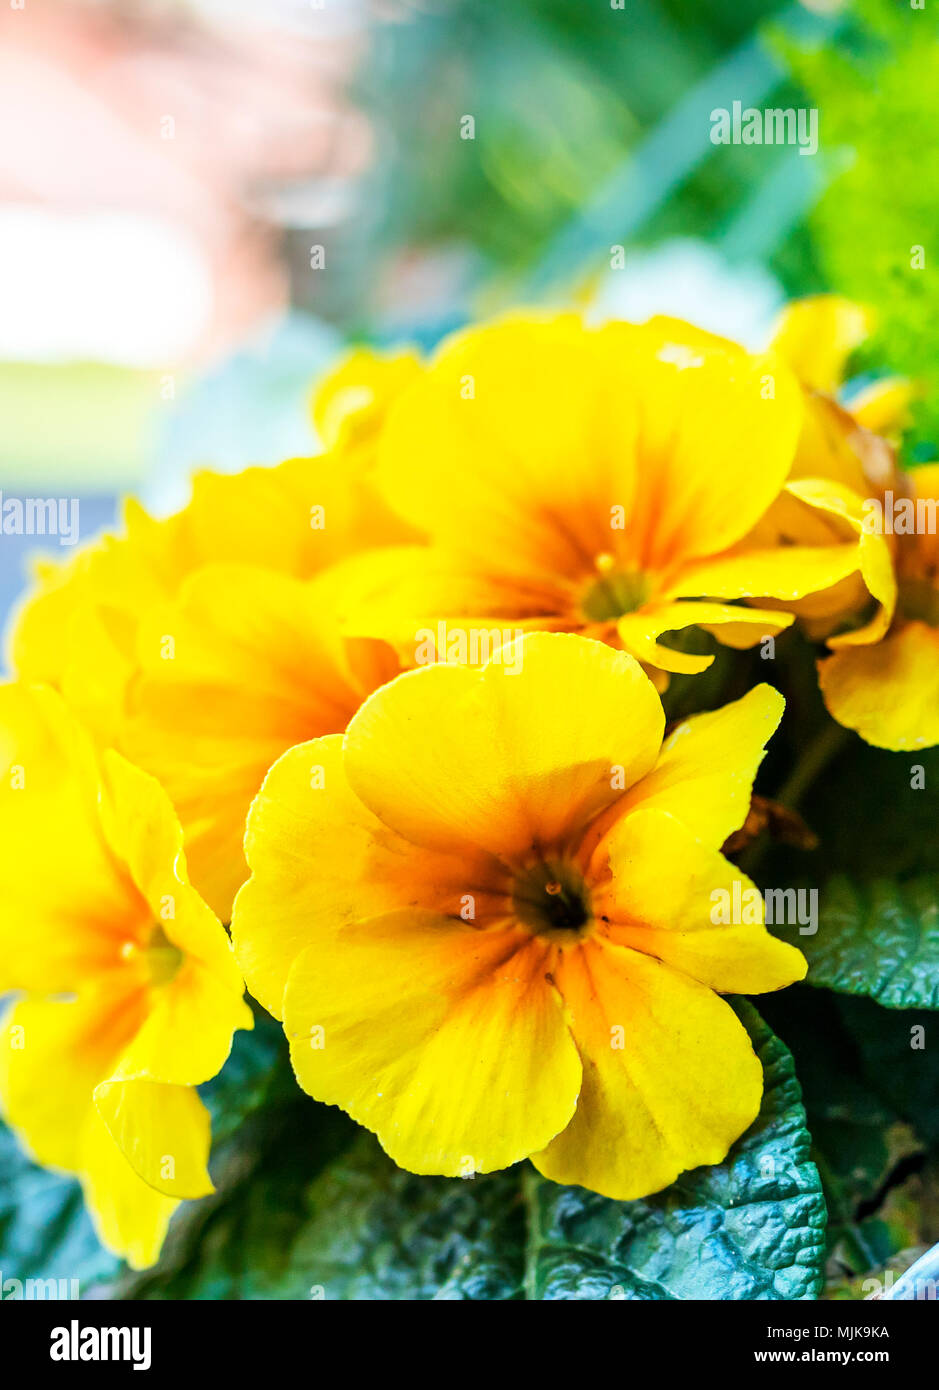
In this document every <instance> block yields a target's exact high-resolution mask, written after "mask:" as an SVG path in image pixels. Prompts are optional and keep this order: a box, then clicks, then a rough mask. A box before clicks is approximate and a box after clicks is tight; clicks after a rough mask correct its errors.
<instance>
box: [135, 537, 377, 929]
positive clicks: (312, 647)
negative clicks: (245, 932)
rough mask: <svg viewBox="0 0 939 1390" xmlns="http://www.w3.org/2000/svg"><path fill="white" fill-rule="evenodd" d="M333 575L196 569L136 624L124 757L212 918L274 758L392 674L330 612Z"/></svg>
mask: <svg viewBox="0 0 939 1390" xmlns="http://www.w3.org/2000/svg"><path fill="white" fill-rule="evenodd" d="M341 587H342V566H336V567H334V568H333V569H331V570H329V571H326V572H324V573H323V574H322V575H320V576H318V577H317V578H315V579H312V580H300V579H295V578H293V577H292V576H290V575H285V574H276V573H274V572H273V571H271V570H263V569H260V568H257V567H252V566H249V565H234V564H231V565H220V564H219V565H205V566H203V567H202V568H201V569H200V570H198V571H196V573H195V574H193V575H191V576H190V577H189V578H188V579H187V580H186V581H185V582H184V583H183V584H182V586H181V588H180V591H179V593H178V595H177V597H176V599H175V600H174V601H173V602H172V603H167V604H163V605H157V606H154V607H153V608H152V609H151V611H150V612H149V613H148V614H146V616H145V617H144V619H143V620H142V621H141V623H140V626H139V630H138V636H137V650H136V659H137V665H138V675H137V677H136V678H135V679H134V681H133V682H132V684H131V686H130V689H129V693H128V700H127V718H126V721H125V725H124V731H123V737H122V749H123V751H124V752H126V753H127V754H128V756H129V757H131V758H132V759H133V760H134V762H136V763H139V764H140V766H141V767H144V768H146V770H147V771H148V772H151V773H152V774H153V775H154V776H155V777H157V778H158V779H159V781H160V782H161V784H162V785H163V787H165V789H166V791H167V792H168V793H169V796H170V799H171V800H172V802H173V805H174V807H175V808H176V812H177V814H178V815H179V818H180V820H181V822H182V826H183V830H184V832H185V845H186V856H187V859H188V861H189V866H190V872H191V874H192V880H193V883H194V884H195V885H196V887H197V888H198V889H199V891H200V893H202V895H203V896H204V897H205V899H206V901H207V902H208V903H209V904H210V906H211V907H212V908H213V910H214V911H215V912H217V913H218V915H219V917H221V918H222V920H223V921H227V920H228V919H229V918H230V916H231V905H232V901H233V899H234V896H235V893H236V891H237V889H238V888H239V887H240V885H241V884H242V883H243V882H244V880H245V878H246V877H247V873H248V870H247V865H246V864H245V859H244V853H243V850H242V841H243V839H244V828H245V817H246V815H247V813H248V807H249V806H250V805H251V801H252V799H253V797H254V796H255V794H256V793H257V791H258V789H259V788H260V786H261V783H262V781H263V780H264V774H265V773H266V772H267V769H268V768H269V767H270V765H271V763H273V762H274V761H275V760H276V759H277V758H278V757H280V755H281V753H283V752H285V751H286V750H287V749H288V748H290V747H291V746H292V745H293V744H295V743H302V742H304V741H305V740H307V739H310V738H314V737H316V736H317V735H319V734H327V733H341V732H342V730H343V729H344V728H345V727H346V725H347V724H348V722H349V720H350V719H351V717H352V715H353V714H354V713H355V711H356V710H357V709H358V707H359V705H360V704H361V703H362V700H363V699H364V697H365V696H366V695H368V694H370V693H371V691H373V690H375V689H376V688H377V687H378V686H379V685H381V684H383V682H384V681H386V680H390V679H391V677H392V676H394V675H396V674H397V672H398V670H399V669H400V667H399V664H398V662H397V660H396V659H395V656H394V653H393V651H392V650H391V648H390V647H388V646H386V645H385V643H383V642H376V641H372V640H369V639H355V638H347V637H345V636H344V635H343V633H342V632H341V630H340V627H339V623H338V619H337V618H336V617H335V616H334V612H335V607H336V593H337V590H341Z"/></svg>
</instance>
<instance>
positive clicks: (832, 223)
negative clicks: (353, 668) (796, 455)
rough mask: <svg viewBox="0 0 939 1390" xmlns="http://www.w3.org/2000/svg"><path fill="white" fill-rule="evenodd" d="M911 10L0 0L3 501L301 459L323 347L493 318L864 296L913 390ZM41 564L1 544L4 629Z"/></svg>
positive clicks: (698, 311) (748, 321)
mask: <svg viewBox="0 0 939 1390" xmlns="http://www.w3.org/2000/svg"><path fill="white" fill-rule="evenodd" d="M917 3H918V0H911V3H910V4H907V3H906V0H902V3H901V0H860V3H855V4H838V3H837V0H805V3H794V0H784V2H783V3H780V0H749V3H740V0H264V3H263V4H260V3H257V2H256V0H0V420H2V422H3V427H2V430H0V488H3V489H4V490H5V491H6V492H7V494H8V495H11V494H15V495H43V496H47V495H56V496H58V495H65V496H78V497H79V498H80V499H81V533H82V536H83V537H88V536H89V535H91V534H93V533H94V532H95V531H96V530H98V529H99V528H100V527H101V526H102V525H105V524H106V523H108V522H109V521H110V520H111V519H112V517H113V514H114V504H115V499H116V497H117V496H118V495H119V494H120V493H121V492H124V491H134V492H136V493H138V494H140V495H142V496H143V497H144V499H145V500H146V501H147V502H148V503H150V504H151V505H152V506H154V507H155V508H157V509H161V510H166V509H168V508H172V507H173V506H175V505H177V504H178V503H180V502H181V501H182V500H184V499H185V496H186V482H185V480H186V475H187V473H188V472H189V471H190V470H191V469H192V468H193V467H194V466H198V465H205V464H211V465H213V466H215V467H219V468H223V469H232V468H237V467H240V466H242V465H244V464H247V463H249V462H257V463H274V462H277V461H278V460H279V459H280V458H283V457H285V456H287V455H289V454H296V453H308V452H311V451H312V450H313V449H314V448H315V442H314V440H313V437H312V433H311V426H310V423H309V416H308V411H307V395H308V391H309V384H310V381H311V379H312V378H313V377H314V376H315V375H316V374H317V373H318V372H320V371H321V370H322V369H323V366H324V364H325V363H327V362H328V361H329V360H330V359H331V358H332V357H333V356H334V355H335V353H336V352H337V350H338V349H339V348H340V346H341V345H342V343H343V342H345V341H348V340H350V339H368V340H373V341H378V342H383V341H389V340H395V339H400V338H407V339H416V340H418V341H420V342H422V343H424V344H428V345H429V344H431V343H433V342H434V341H435V340H436V339H437V338H438V337H439V336H440V335H441V333H443V332H445V331H447V330H448V329H450V328H452V327H454V326H456V325H458V324H460V323H461V322H463V321H465V320H466V319H467V318H468V317H470V316H473V315H478V314H482V313H491V312H497V311H498V310H499V309H501V308H503V307H505V306H507V305H510V304H514V303H519V302H538V303H548V304H551V303H558V304H569V303H571V302H574V303H577V304H579V305H582V306H584V307H585V308H592V309H594V310H595V311H596V312H598V313H602V314H612V315H617V314H619V315H623V316H626V317H636V318H641V317H644V316H645V315H646V314H648V313H650V312H662V311H664V312H671V313H675V314H679V315H681V316H684V317H686V318H689V319H693V320H696V321H698V322H699V323H701V324H703V325H704V326H706V327H710V328H714V329H717V330H720V331H723V332H726V333H728V334H730V335H732V336H736V337H739V338H741V339H743V340H745V341H747V342H753V343H755V344H758V343H759V342H760V341H761V340H763V339H765V337H766V335H767V333H768V332H769V328H770V325H771V322H772V319H773V316H774V314H775V312H776V310H777V309H778V307H779V305H780V304H781V303H782V302H783V300H784V299H785V298H786V297H789V296H792V295H800V294H806V293H810V292H814V291H818V290H824V289H830V288H834V289H837V290H839V291H841V292H843V293H848V294H852V295H856V296H858V297H860V298H862V299H864V300H865V302H868V303H871V304H873V305H874V307H875V308H876V309H877V310H878V311H879V314H880V332H879V335H878V339H876V340H875V341H874V342H873V343H872V344H871V345H870V347H869V349H868V353H869V363H868V364H867V365H870V366H874V365H875V364H876V365H877V366H879V367H881V368H884V367H889V368H890V369H891V370H894V371H905V372H908V373H910V374H913V375H915V376H916V377H917V378H926V379H927V380H928V379H929V378H930V375H931V374H934V373H935V368H936V357H937V351H936V348H935V347H934V342H933V340H934V337H935V334H934V330H933V325H934V324H935V322H936V320H937V314H936V309H937V307H939V304H937V292H936V289H935V288H934V287H933V288H932V289H930V285H933V286H934V285H935V277H934V273H933V274H930V269H929V266H928V265H927V268H926V273H925V274H923V275H921V276H919V277H918V278H917V277H911V276H910V275H909V272H908V264H909V247H910V245H911V244H912V243H914V242H915V243H926V242H928V236H929V233H930V232H931V231H932V230H933V229H934V228H935V227H936V226H937V225H939V218H937V215H936V214H937V207H939V161H937V160H936V158H935V153H936V151H935V144H936V138H937V130H939V121H937V116H939V43H937V26H936V20H935V18H934V17H933V16H934V13H935V7H934V8H933V11H932V12H931V11H930V10H929V9H921V10H920V9H916V8H914V6H915V5H916V4H917ZM734 100H741V101H742V102H743V104H744V105H747V104H753V105H758V106H763V105H768V104H772V105H796V106H798V105H808V106H815V107H817V108H818V111H819V136H820V148H819V151H818V153H817V154H816V155H815V156H811V157H806V156H804V155H800V154H799V150H798V148H797V147H793V146H788V147H786V146H783V147H779V146H777V147H773V146H753V145H751V146H714V145H712V144H711V142H710V138H709V137H710V111H711V110H712V109H713V108H714V107H716V106H724V107H728V108H729V107H730V106H731V103H732V102H733V101H734ZM467 117H472V123H473V127H474V128H473V129H472V135H473V138H464V137H465V136H466V135H467V132H468V130H469V126H468V123H467V121H466V118H467ZM930 155H931V156H932V158H930ZM612 246H622V247H623V248H624V253H623V256H622V264H621V265H620V266H619V267H618V268H617V269H612V268H611V247H612ZM314 248H318V249H316V250H314ZM311 262H317V263H318V262H322V264H317V265H316V266H315V268H314V266H313V265H312V264H311ZM911 280H912V281H913V282H914V283H913V284H912V285H911ZM865 365H866V364H865V362H864V361H863V360H862V361H861V363H860V367H861V368H862V369H863V368H864V367H865ZM928 394H929V393H928V392H927V393H926V396H927V400H928ZM935 434H936V430H935V429H934V421H932V420H931V419H930V418H929V407H928V404H924V405H922V406H921V408H920V417H919V421H918V430H917V432H916V433H914V436H913V437H912V440H911V447H912V448H913V449H914V451H915V450H917V449H918V450H919V452H920V455H921V456H925V455H928V454H929V452H930V451H931V448H932V439H933V438H934V436H935ZM42 544H43V543H42V541H41V540H39V539H38V538H35V537H15V536H0V613H5V612H6V611H7V610H8V608H9V605H10V603H11V602H12V600H13V598H14V596H15V594H16V593H17V592H18V591H19V590H20V589H21V587H22V584H23V579H24V575H25V573H26V564H27V560H28V557H29V555H30V554H31V553H33V552H35V551H36V550H37V549H41V548H42ZM52 548H53V549H54V550H57V551H58V553H59V554H61V553H62V552H61V549H60V548H59V547H58V544H57V542H56V541H53V542H52Z"/></svg>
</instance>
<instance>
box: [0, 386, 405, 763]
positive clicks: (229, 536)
mask: <svg viewBox="0 0 939 1390" xmlns="http://www.w3.org/2000/svg"><path fill="white" fill-rule="evenodd" d="M360 368H361V371H362V372H363V374H364V375H365V378H366V380H367V379H368V369H367V365H366V364H365V363H364V362H361V361H360ZM337 428H338V426H337ZM415 534H416V533H415V532H414V530H413V528H411V527H407V526H405V525H404V524H403V523H402V522H399V521H396V520H395V518H393V517H392V516H391V514H390V512H389V511H388V509H387V507H386V506H385V505H384V504H383V503H382V501H381V498H380V497H379V495H378V493H377V492H376V490H375V489H374V487H373V486H372V483H371V480H370V477H369V459H368V457H367V456H366V454H365V453H364V452H363V451H362V450H361V449H357V450H351V449H346V448H337V449H335V450H333V451H332V452H330V453H327V454H324V455H322V456H320V457H317V458H297V459H288V460H287V461H286V462H285V463H282V464H279V465H278V466H277V467H275V468H248V469H245V470H244V471H243V472H241V473H237V474H231V475H230V474H218V473H212V472H208V471H206V472H200V473H197V474H196V475H195V477H194V479H193V485H192V498H191V500H190V502H189V503H188V505H187V506H186V507H184V508H183V510H182V511H180V512H177V513H176V514H174V515H173V516H170V517H168V518H165V519H162V520H157V519H155V518H153V517H151V516H149V515H148V514H147V513H146V512H145V511H144V510H143V509H142V508H141V507H140V506H139V504H138V503H136V502H133V501H127V502H126V503H125V507H124V515H123V525H122V528H121V532H120V534H119V535H116V536H110V535H106V536H103V537H101V538H99V539H98V540H96V541H94V542H92V543H91V544H90V545H88V546H87V547H85V548H83V549H82V550H81V551H80V552H79V553H78V554H77V555H76V556H75V557H74V558H72V559H70V560H68V561H65V562H64V563H62V564H55V563H53V562H50V561H48V560H43V561H41V562H40V563H39V565H38V566H37V572H36V575H37V580H38V587H37V590H36V592H34V593H33V594H30V595H29V596H28V597H27V599H26V602H25V604H24V605H23V607H22V608H21V610H20V612H19V613H18V614H17V616H16V618H15V621H14V624H13V627H12V631H11V633H10V637H9V656H10V665H11V667H12V669H13V671H14V673H15V674H16V675H17V676H19V677H20V678H22V679H23V680H27V681H33V682H42V683H43V684H48V685H52V686H53V687H55V688H56V689H58V690H60V691H61V692H62V693H63V694H64V695H65V696H66V698H67V699H68V701H69V703H70V704H71V706H72V707H73V708H74V709H75V710H76V711H77V712H78V713H79V714H80V715H81V717H82V719H83V720H84V722H85V723H86V724H88V725H89V727H91V728H92V729H93V730H94V731H95V733H96V734H97V736H98V737H99V738H100V739H101V740H102V742H103V743H104V744H111V743H113V742H115V740H116V738H117V737H118V734H119V730H120V728H121V723H122V720H123V718H124V715H125V711H126V695H127V689H128V685H129V683H130V681H131V679H132V678H133V676H134V674H135V672H136V670H137V639H138V629H139V624H140V619H141V617H142V615H145V614H147V613H149V612H150V611H152V609H153V608H154V607H155V606H157V605H160V604H165V603H167V602H168V601H170V600H172V599H173V598H174V597H175V596H176V595H177V594H178V593H179V591H180V588H181V586H182V585H183V583H184V581H185V580H186V579H187V578H188V577H189V576H190V575H192V574H194V573H195V572H196V571H198V570H199V569H201V568H202V567H203V566H206V565H213V564H223V563H226V562H228V561H231V560H237V562H238V563H239V564H244V565H251V566H255V567H257V568H259V569H262V570H267V571H270V572H272V573H274V574H280V575H289V576H292V577H293V578H295V579H309V578H312V577H313V576H314V575H317V574H320V573H321V572H322V571H324V570H325V569H326V568H328V567H329V566H332V565H334V564H336V563H337V562H339V561H344V560H345V559H346V558H347V557H348V556H349V555H351V554H354V553H355V552H357V551H358V550H362V549H365V548H367V547H369V546H373V545H389V544H394V543H401V542H407V541H413V540H414V538H415Z"/></svg>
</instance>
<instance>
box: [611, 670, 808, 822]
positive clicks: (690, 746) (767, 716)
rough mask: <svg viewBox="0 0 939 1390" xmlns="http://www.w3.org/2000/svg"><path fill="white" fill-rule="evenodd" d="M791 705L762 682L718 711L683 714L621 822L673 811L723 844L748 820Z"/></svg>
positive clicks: (629, 796)
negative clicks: (757, 782) (769, 749)
mask: <svg viewBox="0 0 939 1390" xmlns="http://www.w3.org/2000/svg"><path fill="white" fill-rule="evenodd" d="M785 707H786V702H785V700H784V699H783V697H782V695H780V693H779V691H778V690H774V689H773V688H772V686H769V685H758V686H755V687H754V689H753V690H749V691H748V692H747V694H746V695H744V696H742V698H741V699H739V700H734V701H732V702H731V703H730V704H727V705H724V706H722V707H721V708H720V709H716V710H712V711H710V712H708V713H706V714H694V715H691V717H690V718H688V719H683V720H682V722H681V723H680V724H678V725H676V727H675V728H674V729H672V730H671V731H670V733H669V734H668V737H667V738H666V740H665V742H664V743H663V745H662V752H661V754H660V755H659V759H658V761H657V763H656V765H655V767H654V768H652V770H651V771H650V772H649V773H647V774H646V776H645V777H644V778H643V779H642V781H641V782H637V783H636V785H635V786H634V787H631V788H630V789H629V791H628V792H627V793H626V795H625V797H624V798H623V800H622V802H620V803H619V805H618V807H617V811H616V816H617V820H618V819H619V817H620V815H625V814H628V813H629V812H630V810H632V809H633V808H636V807H642V808H643V809H648V810H652V809H655V810H658V811H667V812H668V814H669V815H671V816H675V817H676V818H677V819H678V820H680V821H682V822H683V824H685V825H686V826H687V827H688V829H689V830H690V831H691V833H692V834H693V835H694V836H695V838H696V839H698V840H700V841H701V842H702V843H703V844H706V845H710V847H711V848H712V849H720V847H721V845H722V844H723V843H724V841H725V840H726V839H727V837H728V835H730V834H732V833H733V831H735V830H739V829H740V827H741V825H743V823H744V821H745V820H746V818H747V813H748V812H749V810H750V794H751V791H752V789H753V779H754V778H755V777H756V772H757V768H758V767H759V765H760V763H761V762H762V761H763V755H764V753H765V752H766V744H767V743H768V742H769V740H770V738H771V737H772V735H773V734H774V733H775V731H776V729H777V728H778V726H779V721H780V720H781V719H782V716H783V710H784V709H785Z"/></svg>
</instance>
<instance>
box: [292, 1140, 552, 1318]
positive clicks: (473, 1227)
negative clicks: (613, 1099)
mask: <svg viewBox="0 0 939 1390" xmlns="http://www.w3.org/2000/svg"><path fill="white" fill-rule="evenodd" d="M309 1206H310V1209H311V1210H312V1211H313V1213H314V1215H313V1219H312V1220H311V1221H310V1223H309V1225H308V1227H307V1228H306V1230H305V1231H304V1233H303V1235H302V1236H301V1238H300V1239H299V1240H298V1242H297V1245H296V1247H295V1251H294V1258H293V1268H294V1270H295V1271H296V1273H297V1276H298V1282H301V1283H303V1284H304V1285H305V1286H308V1287H311V1288H313V1289H315V1290H317V1292H318V1293H319V1296H322V1297H325V1298H329V1299H332V1298H341V1299H368V1300H372V1299H431V1298H434V1299H447V1300H461V1299H510V1298H516V1297H518V1296H519V1294H520V1292H521V1284H522V1252H523V1250H524V1244H525V1209H524V1202H523V1200H522V1192H521V1181H520V1169H519V1168H518V1167H516V1168H513V1169H510V1170H509V1171H508V1172H505V1173H493V1174H488V1175H482V1176H477V1177H475V1178H472V1179H468V1180H465V1181H464V1180H462V1179H459V1178H420V1177H415V1176H414V1175H413V1174H411V1173H405V1172H402V1171H401V1170H400V1169H399V1168H396V1167H395V1166H394V1164H392V1163H391V1161H390V1160H389V1159H388V1158H387V1157H386V1156H385V1154H384V1153H382V1151H381V1150H380V1149H379V1147H378V1145H377V1144H376V1143H375V1141H374V1140H372V1139H371V1138H365V1137H363V1138H362V1140H361V1141H360V1142H359V1143H357V1144H356V1145H355V1146H354V1148H353V1149H352V1150H351V1151H350V1153H349V1154H348V1155H346V1156H345V1157H344V1158H343V1159H342V1160H340V1162H339V1163H338V1164H336V1165H334V1166H333V1167H332V1168H331V1169H330V1170H329V1172H328V1173H325V1174H324V1175H323V1177H322V1178H321V1179H320V1180H319V1181H318V1182H317V1183H316V1184H314V1186H313V1188H312V1189H311V1191H310V1194H309Z"/></svg>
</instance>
